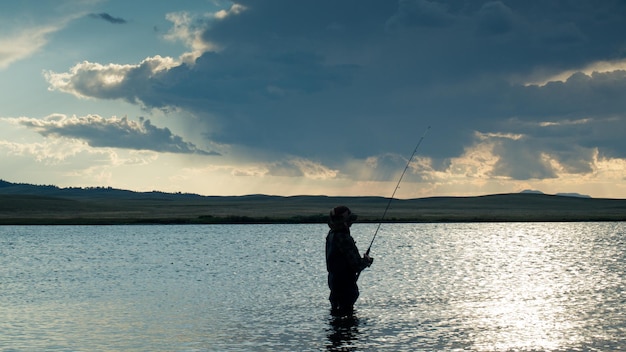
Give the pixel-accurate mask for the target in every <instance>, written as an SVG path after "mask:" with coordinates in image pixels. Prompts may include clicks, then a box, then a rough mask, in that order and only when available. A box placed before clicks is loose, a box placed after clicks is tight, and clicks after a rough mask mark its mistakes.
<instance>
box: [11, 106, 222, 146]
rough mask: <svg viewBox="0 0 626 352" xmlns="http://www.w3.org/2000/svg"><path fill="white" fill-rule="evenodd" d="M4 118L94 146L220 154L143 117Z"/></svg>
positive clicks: (52, 136) (38, 131)
mask: <svg viewBox="0 0 626 352" xmlns="http://www.w3.org/2000/svg"><path fill="white" fill-rule="evenodd" d="M3 120H5V121H8V122H11V123H14V124H19V125H21V126H24V127H27V128H30V129H33V130H34V131H36V132H37V133H39V134H40V135H42V136H44V137H51V138H61V137H63V138H70V139H79V140H82V141H85V142H86V143H87V144H89V145H90V146H92V147H96V148H102V147H110V148H123V149H135V150H152V151H156V152H163V153H179V154H200V155H219V153H217V152H214V151H205V150H202V149H199V148H197V147H196V146H195V145H194V144H192V143H190V142H186V141H184V140H183V138H182V137H180V136H177V135H175V134H172V132H171V131H170V130H169V129H168V128H159V127H156V126H154V125H152V123H151V122H150V120H144V119H143V118H141V119H140V120H139V121H132V120H129V119H128V118H126V117H123V118H115V117H113V118H109V119H106V118H103V117H100V116H98V115H88V116H83V117H76V116H73V117H68V116H65V115H50V116H48V117H46V118H44V119H35V118H28V117H21V118H3Z"/></svg>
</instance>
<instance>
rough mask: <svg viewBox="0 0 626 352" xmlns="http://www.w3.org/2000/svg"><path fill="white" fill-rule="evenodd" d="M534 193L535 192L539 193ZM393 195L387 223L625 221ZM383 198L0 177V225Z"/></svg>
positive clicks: (161, 218)
mask: <svg viewBox="0 0 626 352" xmlns="http://www.w3.org/2000/svg"><path fill="white" fill-rule="evenodd" d="M537 192H538V191H537ZM537 192H527V191H524V192H522V193H511V194H494V195H485V196H476V197H428V198H415V199H394V200H393V201H392V202H391V206H390V208H389V211H388V213H387V216H386V218H385V221H388V222H467V221H481V222H484V221H492V222H495V221H626V200H624V199H603V198H597V199H594V198H590V197H584V196H567V197H566V196H557V195H546V194H543V193H541V192H538V193H537ZM388 202H389V198H385V197H369V196H367V197H328V196H306V195H303V196H291V197H281V196H269V195H246V196H226V197H222V196H201V195H197V194H188V193H164V192H158V191H153V192H133V191H128V190H121V189H114V188H104V187H95V188H59V187H57V186H50V185H44V186H37V185H31V184H19V183H10V182H7V181H2V180H0V224H141V223H206V224H211V223H324V222H326V218H327V214H328V210H329V209H331V208H332V207H334V206H337V205H340V204H344V205H347V206H349V207H350V208H351V209H352V210H353V211H354V212H355V213H357V214H358V215H359V221H360V222H379V221H380V217H381V216H382V213H383V211H384V209H385V207H386V206H387V204H388Z"/></svg>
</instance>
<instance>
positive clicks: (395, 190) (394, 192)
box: [365, 126, 430, 255]
mask: <svg viewBox="0 0 626 352" xmlns="http://www.w3.org/2000/svg"><path fill="white" fill-rule="evenodd" d="M428 130H430V126H428V128H427V129H426V131H424V134H423V135H422V138H420V140H419V142H417V145H416V146H415V149H413V154H411V157H410V158H409V161H407V163H406V166H405V167H404V170H403V171H402V174H401V175H400V179H399V180H398V183H397V184H396V188H395V189H394V190H393V193H392V194H391V198H389V202H387V206H386V207H385V211H384V212H383V216H382V217H381V218H380V222H379V223H378V227H376V232H374V237H372V241H371V242H370V245H369V247H367V251H366V252H365V255H369V254H370V250H371V249H372V244H374V240H375V239H376V235H378V230H380V225H381V224H382V223H383V220H384V219H385V215H387V210H389V206H390V205H391V201H392V200H393V197H394V196H395V195H396V192H397V191H398V188H400V182H402V178H403V177H404V174H405V173H406V170H407V169H408V168H409V164H411V160H413V157H414V156H415V153H417V150H418V149H419V147H420V144H422V141H423V140H424V137H426V134H427V133H428Z"/></svg>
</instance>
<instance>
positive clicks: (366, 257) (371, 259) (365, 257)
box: [363, 254, 374, 267]
mask: <svg viewBox="0 0 626 352" xmlns="http://www.w3.org/2000/svg"><path fill="white" fill-rule="evenodd" d="M363 258H364V259H365V260H367V261H368V263H369V264H367V266H368V267H369V266H370V265H372V263H373V262H374V258H372V257H370V256H369V255H367V254H365V255H363Z"/></svg>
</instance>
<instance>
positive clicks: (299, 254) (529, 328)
mask: <svg viewBox="0 0 626 352" xmlns="http://www.w3.org/2000/svg"><path fill="white" fill-rule="evenodd" d="M374 229H375V225H366V224H356V225H355V226H354V229H353V235H354V237H355V238H356V239H357V241H358V244H360V247H361V249H362V250H364V249H365V247H366V246H367V244H368V243H369V240H370V239H371V236H372V235H373V232H374ZM326 231H327V227H326V226H325V225H241V226H235V225H223V226H222V225H199V226H50V227H29V226H3V227H0V318H1V319H0V351H323V350H328V351H416V350H418V351H419V350H424V351H438V350H444V351H455V350H469V351H615V350H625V349H626V313H625V312H626V309H624V307H625V306H626V293H625V292H626V223H491V224H390V225H383V226H382V228H381V230H380V232H379V234H378V237H377V239H376V243H375V244H374V248H373V252H372V254H373V256H374V257H375V262H374V265H373V266H372V267H371V268H370V269H367V270H366V271H365V272H364V273H363V274H362V275H361V278H360V280H359V283H360V287H361V297H360V298H359V301H358V302H357V309H356V313H355V315H354V316H353V317H351V318H343V319H335V318H332V317H331V316H330V314H329V305H328V301H327V297H328V288H327V287H326V273H325V264H324V258H323V248H324V238H325V234H326Z"/></svg>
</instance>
